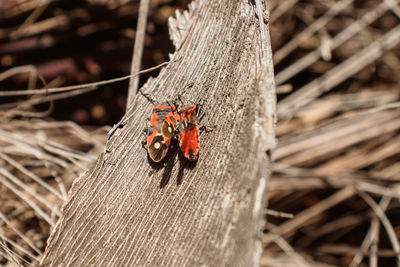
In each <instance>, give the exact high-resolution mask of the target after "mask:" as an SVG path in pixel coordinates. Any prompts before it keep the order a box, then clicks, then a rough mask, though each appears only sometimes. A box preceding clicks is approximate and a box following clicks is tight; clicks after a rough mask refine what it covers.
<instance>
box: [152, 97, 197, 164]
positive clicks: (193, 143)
mask: <svg viewBox="0 0 400 267" xmlns="http://www.w3.org/2000/svg"><path fill="white" fill-rule="evenodd" d="M196 109H197V106H196V105H189V106H185V107H183V108H181V109H179V110H177V107H176V106H175V105H174V104H171V103H169V102H168V101H166V102H163V103H160V104H159V105H156V106H154V107H153V110H152V112H151V116H150V126H149V127H148V128H147V147H148V153H149V156H150V158H151V159H152V160H153V161H154V162H159V161H161V160H162V159H163V158H164V157H165V155H167V152H168V149H169V146H170V144H171V140H172V139H173V138H174V137H175V136H178V140H179V146H180V148H181V150H182V153H183V155H184V156H185V158H187V159H188V160H190V161H195V160H196V159H197V157H198V154H199V130H198V126H197V124H198V119H197V115H196Z"/></svg>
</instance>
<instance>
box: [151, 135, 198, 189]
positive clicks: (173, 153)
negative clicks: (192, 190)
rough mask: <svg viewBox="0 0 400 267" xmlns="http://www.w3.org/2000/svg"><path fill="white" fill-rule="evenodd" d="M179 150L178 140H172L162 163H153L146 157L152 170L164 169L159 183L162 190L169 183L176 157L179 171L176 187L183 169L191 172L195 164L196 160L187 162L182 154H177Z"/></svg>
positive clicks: (181, 178)
mask: <svg viewBox="0 0 400 267" xmlns="http://www.w3.org/2000/svg"><path fill="white" fill-rule="evenodd" d="M179 150H180V149H179V144H178V140H176V139H173V140H172V142H171V146H170V148H169V151H168V153H167V155H166V156H165V158H164V159H163V160H162V161H160V162H158V163H155V162H153V161H152V160H151V159H150V157H149V156H148V157H147V160H148V161H149V163H150V166H151V167H153V168H154V169H157V170H159V169H161V168H163V167H164V171H163V175H162V178H161V181H160V189H162V188H164V187H165V186H166V185H167V184H168V183H169V180H170V179H171V174H172V170H173V168H174V165H175V162H176V157H177V156H178V161H179V170H178V175H177V178H176V185H177V186H179V185H180V184H181V183H182V181H183V174H184V170H185V169H189V170H191V169H193V168H194V167H195V166H196V164H197V160H196V161H189V160H188V159H187V158H185V157H184V156H183V155H182V153H179Z"/></svg>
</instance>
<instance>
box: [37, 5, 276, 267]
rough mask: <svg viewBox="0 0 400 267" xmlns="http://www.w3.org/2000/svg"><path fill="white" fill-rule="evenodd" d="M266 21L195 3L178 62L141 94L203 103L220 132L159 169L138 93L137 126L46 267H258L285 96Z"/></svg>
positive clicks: (179, 33) (73, 195) (246, 9)
mask: <svg viewBox="0 0 400 267" xmlns="http://www.w3.org/2000/svg"><path fill="white" fill-rule="evenodd" d="M255 10H256V9H255V6H253V4H252V2H251V1H232V0H221V1H214V0H208V1H207V0H205V1H194V2H193V3H192V4H191V6H190V8H189V12H188V13H186V15H184V16H183V15H180V16H178V18H177V19H172V20H171V21H170V26H171V37H172V39H173V41H174V44H175V45H176V48H177V50H176V51H175V53H174V54H173V55H172V60H177V59H179V60H178V61H175V62H172V63H171V64H169V65H168V66H167V67H166V68H164V69H163V70H162V71H161V73H160V74H159V76H158V77H157V78H154V79H150V80H149V81H148V82H147V83H146V85H145V86H144V87H143V88H142V91H143V92H145V93H151V94H152V95H155V96H165V98H168V96H176V95H178V94H181V95H183V96H184V98H186V99H189V100H191V101H193V102H197V103H201V104H202V110H203V111H204V112H205V116H204V118H203V120H202V122H201V125H207V126H209V127H212V128H213V131H211V132H204V133H203V134H202V135H201V137H200V145H201V148H200V157H199V160H198V161H197V163H196V164H190V163H188V162H187V161H185V160H183V159H182V157H181V156H180V151H179V148H178V149H177V148H176V147H175V149H171V151H170V153H169V155H168V156H167V160H166V161H165V162H163V163H162V164H159V165H155V164H151V162H150V161H149V159H148V157H147V152H146V150H145V149H143V147H142V144H141V143H142V141H143V140H144V137H143V135H142V130H143V128H144V127H145V126H146V125H147V123H148V122H147V120H146V119H147V117H148V116H149V113H150V111H151V108H152V105H151V104H150V103H149V102H148V100H146V99H145V98H144V97H143V96H141V95H140V94H138V95H137V96H136V101H135V103H134V104H133V106H132V108H131V110H130V111H129V112H128V114H127V116H129V115H130V114H133V115H132V117H131V118H130V119H129V120H128V122H127V123H126V124H125V125H124V127H122V128H119V129H118V130H117V131H116V132H115V133H114V135H113V136H112V137H111V138H110V140H109V141H108V143H107V145H106V148H105V152H104V153H103V154H102V155H100V156H99V158H98V160H97V162H96V165H95V166H94V167H93V168H92V169H91V170H90V171H88V172H86V173H85V174H84V175H82V176H81V177H79V178H78V179H76V181H75V183H74V185H73V187H72V188H71V190H70V192H69V198H68V201H67V203H66V204H65V206H64V208H63V212H62V217H61V218H60V220H59V222H58V224H57V226H56V228H55V229H54V231H53V233H52V235H51V237H50V238H49V240H48V247H47V249H46V252H45V255H44V257H43V260H42V264H44V265H50V266H87V265H91V266H121V265H129V266H143V265H151V266H184V265H186V266H194V265H202V264H205V265H206V266H224V265H225V266H256V265H257V264H258V259H259V256H260V254H261V235H262V229H263V224H264V220H263V209H264V204H265V198H264V195H265V192H266V188H267V184H268V177H269V171H270V158H269V153H267V152H268V151H269V150H270V149H272V148H273V147H274V145H275V139H274V124H275V94H274V82H273V68H272V60H271V52H270V44H269V33H268V30H266V36H267V43H265V44H264V47H265V48H266V49H265V50H266V51H265V53H262V50H261V48H260V47H261V37H260V24H259V20H258V17H257V16H256V14H255ZM264 26H265V27H266V29H267V28H268V27H267V25H264ZM175 146H176V144H175Z"/></svg>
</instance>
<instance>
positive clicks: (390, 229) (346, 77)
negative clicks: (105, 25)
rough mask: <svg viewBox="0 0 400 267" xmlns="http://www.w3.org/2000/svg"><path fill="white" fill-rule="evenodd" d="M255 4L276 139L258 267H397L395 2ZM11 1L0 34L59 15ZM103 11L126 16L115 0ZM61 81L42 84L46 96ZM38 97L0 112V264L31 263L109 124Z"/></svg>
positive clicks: (20, 31)
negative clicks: (73, 118)
mask: <svg viewBox="0 0 400 267" xmlns="http://www.w3.org/2000/svg"><path fill="white" fill-rule="evenodd" d="M89 2H99V1H89ZM100 2H101V1H100ZM118 3H119V4H120V6H118ZM268 3H269V5H270V9H271V14H270V22H269V24H270V29H271V34H272V36H271V38H272V42H273V50H274V59H275V64H276V66H275V70H276V81H277V90H278V93H279V95H278V97H279V100H280V101H279V107H278V116H279V123H278V128H277V138H278V139H279V145H278V148H277V149H276V151H275V153H274V154H273V158H274V160H275V162H276V164H275V170H274V173H273V177H272V180H271V181H270V184H269V192H268V196H269V210H267V211H266V216H267V218H268V222H267V224H266V230H265V234H264V237H263V246H264V254H263V256H262V258H261V265H262V266H274V267H275V266H395V265H396V264H397V266H400V244H399V241H398V240H399V235H400V217H399V206H400V205H399V199H400V186H399V185H400V183H399V181H400V161H399V158H400V135H399V132H400V101H399V97H400V76H399V75H398V71H399V70H400V60H399V58H400V46H399V43H400V28H399V27H400V26H399V25H400V23H399V17H400V6H399V1H395V0H385V1H378V0H369V1H350V0H338V1H311V0H310V1H296V0H293V1H268ZM30 4H31V5H30ZM19 7H20V9H16V8H14V7H13V8H10V9H9V12H7V16H8V17H9V18H12V17H13V16H17V15H18V14H23V13H24V12H25V13H26V12H28V13H26V14H31V15H30V16H29V18H28V19H26V21H25V23H24V24H22V25H19V26H18V27H15V28H12V29H11V28H10V29H6V30H0V38H5V37H4V36H12V38H14V39H18V38H22V40H25V39H24V38H30V37H31V36H35V35H38V34H40V33H43V32H47V31H51V29H52V28H51V27H56V25H57V23H55V22H54V21H55V20H56V19H62V18H60V17H59V16H60V15H56V16H54V17H46V19H43V20H40V19H38V18H39V17H40V14H41V13H42V12H45V10H46V8H47V7H48V3H47V1H42V6H40V7H37V6H35V5H32V1H25V2H21V4H20V6H19ZM109 8H114V9H116V10H117V11H118V12H120V14H124V13H123V11H125V12H127V9H123V3H122V2H118V1H115V3H114V6H112V7H111V6H109ZM29 12H30V13H29ZM25 13H24V14H25ZM121 16H122V15H121ZM64 19H65V18H64ZM45 21H46V22H47V23H45ZM46 27H47V28H46ZM14 39H13V40H14ZM0 49H4V45H3V46H1V45H0ZM3 60H4V58H3ZM22 72H29V73H30V76H29V77H30V78H29V79H27V82H28V83H29V84H28V88H29V89H33V88H36V80H37V78H40V75H39V76H38V74H37V71H36V68H34V67H32V66H27V67H24V68H19V69H13V70H8V71H7V72H3V73H2V74H0V80H3V79H6V78H9V77H11V76H13V75H16V74H19V73H22ZM43 79H46V80H48V79H49V78H48V77H44V78H43ZM43 79H42V80H43ZM43 83H44V82H43ZM62 83H63V81H62V80H60V79H57V78H56V79H53V80H51V82H49V84H47V88H52V87H59V86H60V85H61V84H62ZM80 88H82V87H80ZM95 89H96V87H94V86H93V84H92V86H91V87H87V88H85V89H83V90H87V91H88V90H95ZM26 92H29V91H25V93H26ZM46 92H47V93H49V90H47V89H44V90H42V91H38V92H33V91H32V96H31V97H29V98H25V99H24V100H23V101H18V102H15V101H8V102H7V103H3V104H2V106H1V108H2V110H1V112H2V113H1V121H0V144H1V145H0V162H1V164H0V203H1V205H0V264H5V265H6V264H10V265H11V264H16V265H24V266H25V265H26V266H29V265H34V264H37V262H38V259H39V258H40V257H41V254H42V253H43V251H44V247H45V242H46V239H47V237H48V235H49V233H50V231H51V228H52V227H54V225H55V223H56V222H57V218H58V216H59V214H60V210H59V209H60V205H61V204H62V202H63V201H64V200H65V199H66V197H67V193H66V192H67V189H68V188H69V187H70V185H71V183H72V181H73V179H74V178H76V177H77V176H79V174H80V173H82V172H83V171H84V170H85V169H87V168H88V167H89V166H90V165H91V164H92V163H93V161H94V160H95V158H96V155H98V153H99V152H100V151H102V149H103V146H104V142H105V140H106V133H107V131H108V130H109V127H104V128H99V129H96V130H94V129H88V128H82V127H81V126H79V125H77V124H75V123H72V122H57V121H52V120H50V119H44V118H48V117H47V116H48V114H49V112H50V111H51V109H49V110H48V111H45V112H37V111H35V110H34V109H33V108H32V107H33V106H34V105H37V104H38V103H43V102H48V101H49V97H48V95H46V94H45V93H46ZM72 92H75V93H74V94H78V93H85V92H86V91H70V92H67V93H66V92H62V91H60V90H57V89H56V90H54V92H53V91H52V92H50V93H54V94H55V95H53V99H57V98H60V99H61V98H64V97H70V96H71V94H72ZM0 93H3V91H2V92H0ZM38 93H40V94H38ZM7 94H8V95H10V94H11V93H5V92H4V95H7ZM10 108H12V109H10ZM17 118H18V119H17Z"/></svg>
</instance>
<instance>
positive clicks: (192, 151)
mask: <svg viewBox="0 0 400 267" xmlns="http://www.w3.org/2000/svg"><path fill="white" fill-rule="evenodd" d="M196 109H197V106H196V105H190V106H185V107H183V108H181V109H179V111H178V112H177V113H178V114H179V117H180V121H179V124H178V132H179V146H180V148H181V151H182V153H183V156H184V157H185V158H187V159H188V160H190V161H195V160H197V158H198V155H199V128H198V122H199V120H198V118H197V115H196Z"/></svg>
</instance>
